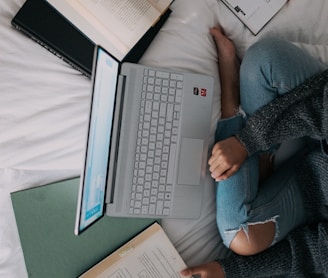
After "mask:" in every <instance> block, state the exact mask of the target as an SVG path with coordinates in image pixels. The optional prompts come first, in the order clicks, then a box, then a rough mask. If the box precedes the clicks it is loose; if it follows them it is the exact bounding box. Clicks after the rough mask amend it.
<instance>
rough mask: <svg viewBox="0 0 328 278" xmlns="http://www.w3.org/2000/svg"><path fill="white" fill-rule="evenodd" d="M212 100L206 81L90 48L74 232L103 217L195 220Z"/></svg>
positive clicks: (210, 85)
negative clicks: (91, 62) (87, 111)
mask: <svg viewBox="0 0 328 278" xmlns="http://www.w3.org/2000/svg"><path fill="white" fill-rule="evenodd" d="M145 73H148V76H147V77H145ZM167 77H170V78H171V79H170V80H168V79H167ZM160 85H163V86H162V87H161V86H160ZM152 90H154V92H153V91H152ZM212 97H213V78H212V77H209V76H205V75H199V74H193V73H181V72H178V71H172V70H169V69H160V68H152V67H147V66H142V65H138V64H131V63H123V64H120V63H119V62H118V61H117V60H116V59H115V58H113V57H112V56H111V55H110V54H109V53H108V52H106V51H105V50H104V49H103V48H101V47H100V46H97V47H96V49H95V58H94V67H93V86H92V97H91V106H90V116H89V122H88V133H87V144H86V151H85V160H84V164H83V170H82V174H81V180H80V190H79V199H78V207H77V216H76V225H75V233H76V234H79V233H80V232H81V231H83V230H84V229H85V228H87V227H88V226H89V225H91V224H92V223H94V222H95V221H96V220H98V219H99V218H100V217H102V216H103V215H104V214H105V213H106V214H107V215H108V216H113V217H142V218H148V217H150V218H184V219H188V218H189V219H193V218H194V219H196V218H198V217H199V216H200V213H201V207H202V201H203V184H204V182H203V181H204V178H205V175H206V171H207V159H208V145H209V130H210V123H211V111H212Z"/></svg>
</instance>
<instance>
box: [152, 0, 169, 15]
mask: <svg viewBox="0 0 328 278" xmlns="http://www.w3.org/2000/svg"><path fill="white" fill-rule="evenodd" d="M148 1H149V3H151V4H152V5H153V6H154V7H155V8H156V9H157V10H158V11H159V12H160V13H161V14H162V13H163V12H164V11H165V10H167V8H168V7H169V6H170V4H171V3H172V2H173V0H148Z"/></svg>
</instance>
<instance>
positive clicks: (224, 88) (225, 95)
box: [210, 27, 240, 118]
mask: <svg viewBox="0 0 328 278" xmlns="http://www.w3.org/2000/svg"><path fill="white" fill-rule="evenodd" d="M210 33H211V35H212V36H213V39H214V41H215V44H216V48H217V51H218V63H219V73H220V81H221V111H222V116H221V118H229V117H232V116H234V115H236V112H237V111H238V107H239V68H240V60H239V58H238V57H237V55H236V49H235V45H234V44H233V42H232V41H231V40H230V39H229V38H228V37H227V36H226V35H225V34H224V32H223V30H222V29H221V28H220V27H214V28H211V29H210Z"/></svg>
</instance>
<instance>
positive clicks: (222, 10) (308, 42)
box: [0, 0, 328, 277]
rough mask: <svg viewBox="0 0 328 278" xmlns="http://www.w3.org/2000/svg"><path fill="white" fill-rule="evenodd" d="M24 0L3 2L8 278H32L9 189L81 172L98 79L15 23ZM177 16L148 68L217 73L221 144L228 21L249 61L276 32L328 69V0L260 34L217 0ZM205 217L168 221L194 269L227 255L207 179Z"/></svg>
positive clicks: (0, 221)
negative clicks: (219, 41) (222, 43)
mask: <svg viewBox="0 0 328 278" xmlns="http://www.w3.org/2000/svg"><path fill="white" fill-rule="evenodd" d="M23 2H24V0H10V1H1V2H0V38H1V40H0V51H1V52H0V53H1V55H0V94H1V97H0V130H1V136H0V204H1V209H0V277H27V273H26V269H25V265H24V258H23V254H22V250H21V246H20V242H19V236H18V233H17V228H16V223H15V218H14V214H13V210H12V207H11V201H10V192H12V191H15V190H18V189H22V188H31V187H35V186H39V185H42V184H47V183H49V182H52V181H56V180H61V179H64V178H69V177H75V176H77V175H79V172H80V168H81V159H82V154H83V142H84V139H85V124H86V120H87V114H86V111H87V107H88V100H89V94H90V85H91V84H90V80H89V79H87V78H86V77H84V76H82V75H81V74H80V73H79V72H77V71H76V70H74V69H72V68H71V67H70V66H69V65H67V64H66V63H65V62H63V61H61V60H60V59H58V58H57V57H55V56H54V55H52V54H51V53H49V52H48V51H47V50H45V49H43V48H42V47H40V46H39V45H37V44H36V43H35V42H33V41H32V40H30V39H28V38H27V37H26V36H24V35H22V34H21V33H20V32H17V31H16V30H14V28H12V27H11V25H10V20H11V19H12V17H13V16H14V15H15V13H16V12H17V11H18V10H19V8H20V6H21V5H22V4H23ZM172 10H173V13H172V15H171V16H170V18H169V20H168V22H167V23H166V24H165V26H164V27H163V28H162V30H161V31H160V33H159V34H158V36H157V37H156V39H155V40H154V42H153V43H152V45H151V46H150V48H149V49H148V50H147V52H146V54H145V55H144V57H143V58H142V60H141V63H144V64H149V65H155V66H163V67H174V68H177V69H185V70H190V71H194V72H200V73H205V74H210V75H212V76H214V77H215V80H216V83H215V91H216V95H215V98H214V109H213V117H212V129H211V132H212V138H213V136H214V131H215V127H216V122H217V120H218V119H219V117H220V86H219V79H218V71H217V57H216V50H215V45H214V42H213V40H212V38H211V37H210V35H209V33H208V29H209V28H210V27H212V26H215V25H217V24H218V22H220V24H221V25H222V26H223V27H224V29H225V31H226V33H227V35H228V36H229V37H230V38H231V39H233V40H234V42H235V44H236V47H237V50H238V54H239V55H240V57H242V56H243V55H244V53H245V51H246V49H247V48H248V47H249V45H251V44H252V43H253V42H255V41H256V40H258V39H259V38H261V37H262V36H268V35H275V36H278V37H282V38H285V39H287V40H289V41H291V42H294V43H295V44H297V45H299V46H301V47H303V48H305V49H307V50H308V51H309V52H310V53H311V54H313V55H314V56H315V57H317V58H318V59H320V60H321V61H322V62H325V63H327V64H328V31H327V28H326V27H327V26H328V17H327V16H326V15H327V12H328V2H327V1H325V0H316V1H311V6H310V7H309V1H307V0H297V1H295V0H290V1H289V3H288V4H287V5H286V6H285V7H284V8H283V10H282V11H281V12H280V13H279V14H278V15H277V16H276V17H275V18H274V19H273V20H272V21H271V22H270V23H269V24H268V25H267V26H266V27H265V29H264V30H263V31H262V32H261V33H260V34H259V35H258V36H256V37H255V36H253V35H252V34H251V33H250V32H249V31H248V30H247V29H246V28H245V27H244V26H243V25H242V24H241V22H240V21H239V20H238V19H237V18H235V17H234V16H233V15H232V14H231V12H230V11H229V10H228V9H227V8H226V7H225V6H224V4H222V3H221V2H217V1H216V0H203V1H200V0H176V1H175V2H174V4H173V5H172ZM204 186H205V187H206V193H205V196H204V206H203V212H202V216H201V218H200V219H199V220H194V221H181V220H179V221H177V220H165V221H163V226H164V228H165V230H166V231H167V232H168V234H169V237H170V238H171V240H172V241H173V242H174V244H175V246H176V247H177V249H178V250H179V252H180V253H181V255H182V257H183V258H184V259H185V261H186V262H187V264H189V265H193V264H198V263H202V262H205V261H209V260H212V259H214V258H215V257H216V256H218V255H224V254H225V252H226V251H225V249H224V248H223V247H222V244H221V243H220V238H219V236H218V233H217V229H216V224H215V200H214V197H213V196H214V194H213V193H214V186H213V181H212V180H211V178H210V176H209V175H208V179H207V182H206V184H204Z"/></svg>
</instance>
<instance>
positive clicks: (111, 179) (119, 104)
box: [106, 75, 126, 203]
mask: <svg viewBox="0 0 328 278" xmlns="http://www.w3.org/2000/svg"><path fill="white" fill-rule="evenodd" d="M125 83H126V77H125V76H124V75H119V76H118V82H117V97H116V100H115V102H116V103H115V114H114V123H113V127H112V136H113V137H112V141H111V148H110V155H109V158H108V159H109V163H108V173H107V192H106V203H113V202H114V194H115V186H116V185H115V179H116V167H117V158H118V149H119V144H120V134H121V122H122V121H121V120H122V112H123V104H124V91H125Z"/></svg>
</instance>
